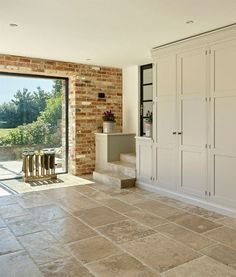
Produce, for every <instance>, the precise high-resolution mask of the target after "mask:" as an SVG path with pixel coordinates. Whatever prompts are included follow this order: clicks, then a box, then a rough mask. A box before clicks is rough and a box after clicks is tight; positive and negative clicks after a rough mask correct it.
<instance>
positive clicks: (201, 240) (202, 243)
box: [155, 223, 216, 250]
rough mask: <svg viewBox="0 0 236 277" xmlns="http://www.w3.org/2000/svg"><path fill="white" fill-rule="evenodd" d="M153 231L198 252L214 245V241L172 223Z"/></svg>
mask: <svg viewBox="0 0 236 277" xmlns="http://www.w3.org/2000/svg"><path fill="white" fill-rule="evenodd" d="M155 230H157V231H158V232H160V233H162V234H163V235H166V236H168V237H170V238H172V239H175V240H177V241H180V242H182V243H184V244H186V245H188V246H189V247H191V248H193V249H195V250H200V249H203V248H205V247H208V246H210V245H213V244H216V243H215V242H214V241H212V240H210V239H208V238H206V237H204V236H202V235H199V234H198V233H195V232H192V231H190V230H188V229H185V228H183V227H181V226H179V225H176V224H173V223H168V224H165V225H161V226H158V227H156V228H155Z"/></svg>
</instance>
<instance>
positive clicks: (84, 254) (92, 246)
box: [67, 236, 122, 263]
mask: <svg viewBox="0 0 236 277" xmlns="http://www.w3.org/2000/svg"><path fill="white" fill-rule="evenodd" d="M67 247H68V249H69V250H70V251H71V252H72V254H73V255H74V256H75V257H76V258H78V259H79V260H80V261H81V262H82V263H89V262H93V261H96V260H100V259H103V258H106V257H108V256H111V255H115V254H120V253H122V251H121V250H120V249H119V248H118V247H117V246H115V245H114V244H113V243H111V242H110V241H109V240H107V239H106V238H104V237H101V236H96V237H92V238H88V239H84V240H81V241H77V242H74V243H71V244H69V245H68V246H67Z"/></svg>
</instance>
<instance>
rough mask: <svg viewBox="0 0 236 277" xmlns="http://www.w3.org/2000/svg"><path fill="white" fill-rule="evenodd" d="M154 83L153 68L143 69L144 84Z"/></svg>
mask: <svg viewBox="0 0 236 277" xmlns="http://www.w3.org/2000/svg"><path fill="white" fill-rule="evenodd" d="M149 83H152V68H148V69H144V70H143V84H149Z"/></svg>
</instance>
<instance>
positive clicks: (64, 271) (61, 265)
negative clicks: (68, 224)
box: [39, 258, 94, 277]
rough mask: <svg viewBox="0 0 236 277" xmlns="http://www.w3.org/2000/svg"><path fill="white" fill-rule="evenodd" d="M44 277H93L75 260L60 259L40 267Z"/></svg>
mask: <svg viewBox="0 0 236 277" xmlns="http://www.w3.org/2000/svg"><path fill="white" fill-rule="evenodd" d="M39 268H40V270H41V271H42V273H43V276H44V277H93V276H94V275H92V274H91V273H90V272H89V271H88V269H87V268H85V267H84V266H83V265H82V264H80V263H79V262H78V261H77V260H76V259H75V258H67V259H60V260H57V261H54V262H51V263H48V264H44V265H42V266H40V267H39Z"/></svg>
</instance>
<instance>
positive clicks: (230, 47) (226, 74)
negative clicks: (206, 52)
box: [211, 40, 236, 93]
mask: <svg viewBox="0 0 236 277" xmlns="http://www.w3.org/2000/svg"><path fill="white" fill-rule="evenodd" d="M211 55H212V64H213V68H214V70H213V71H212V82H213V91H214V92H215V93H218V92H219V93H220V92H223V91H225V92H230V91H235V90H236V41H235V40H234V41H230V42H224V43H219V44H217V45H214V46H212V47H211Z"/></svg>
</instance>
